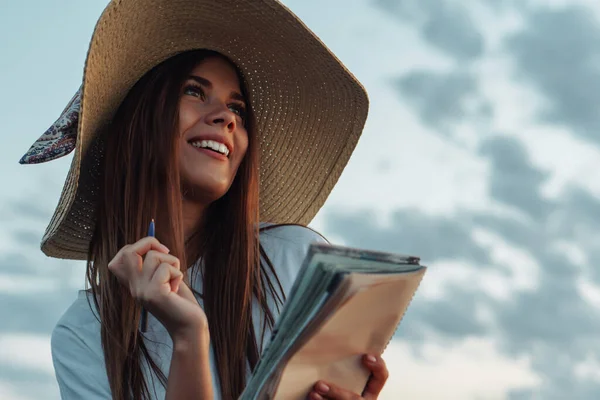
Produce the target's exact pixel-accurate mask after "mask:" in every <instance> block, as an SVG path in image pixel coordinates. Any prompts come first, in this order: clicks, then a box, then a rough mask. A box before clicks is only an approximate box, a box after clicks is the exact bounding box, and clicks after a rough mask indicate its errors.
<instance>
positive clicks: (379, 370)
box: [308, 355, 389, 400]
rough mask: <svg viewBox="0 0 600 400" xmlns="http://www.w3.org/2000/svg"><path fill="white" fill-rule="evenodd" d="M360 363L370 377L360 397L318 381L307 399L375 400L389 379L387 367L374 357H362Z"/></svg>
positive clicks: (381, 360) (380, 359) (383, 362)
mask: <svg viewBox="0 0 600 400" xmlns="http://www.w3.org/2000/svg"><path fill="white" fill-rule="evenodd" d="M362 362H363V364H364V365H365V367H367V368H368V369H369V371H371V377H370V378H369V380H368V381H367V384H366V386H365V389H364V391H363V393H362V396H361V395H359V394H358V393H353V392H350V391H349V390H346V389H343V388H340V387H338V386H336V385H333V384H331V383H328V382H324V381H318V382H317V383H316V384H315V386H314V387H313V390H312V391H311V392H310V393H309V395H308V398H309V399H311V400H329V399H331V400H334V399H335V400H356V399H364V400H376V399H377V397H378V396H379V394H380V392H381V390H382V389H383V386H384V385H385V382H386V381H387V379H388V377H389V372H388V369H387V366H386V365H385V361H383V359H382V358H381V357H379V356H374V355H365V356H363V359H362Z"/></svg>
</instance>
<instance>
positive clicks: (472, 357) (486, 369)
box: [380, 339, 541, 400]
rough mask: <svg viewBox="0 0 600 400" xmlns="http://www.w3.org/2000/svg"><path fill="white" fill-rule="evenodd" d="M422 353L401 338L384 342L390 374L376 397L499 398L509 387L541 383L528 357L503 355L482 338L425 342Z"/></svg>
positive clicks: (427, 399)
mask: <svg viewBox="0 0 600 400" xmlns="http://www.w3.org/2000/svg"><path fill="white" fill-rule="evenodd" d="M422 355H423V358H418V357H415V356H414V353H413V351H412V350H411V346H410V345H409V344H406V343H403V342H400V341H394V342H391V343H390V344H389V345H388V348H387V349H386V351H385V353H384V354H383V357H384V359H385V360H386V363H387V365H388V369H389V371H390V379H389V381H388V383H387V384H386V387H385V388H384V391H383V393H382V395H381V397H380V398H381V400H397V399H411V400H420V399H423V400H430V399H445V400H452V399H456V400H469V399H478V400H484V399H485V400H492V399H494V400H496V399H498V400H500V399H506V398H507V393H508V392H509V390H513V389H524V388H533V387H536V386H538V385H540V383H541V380H540V378H539V377H538V376H537V375H536V374H535V373H534V372H533V371H532V370H531V368H530V360H529V359H528V358H526V357H521V358H517V359H514V358H512V359H511V358H507V357H505V356H503V355H501V354H500V353H499V352H498V351H497V350H496V347H495V345H494V343H493V342H492V341H490V340H486V339H466V340H463V341H462V342H460V343H458V344H456V345H454V346H453V347H450V348H448V347H447V346H444V345H441V344H436V343H430V344H426V345H425V347H424V350H423V353H422Z"/></svg>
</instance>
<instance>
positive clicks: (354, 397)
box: [308, 381, 362, 400]
mask: <svg viewBox="0 0 600 400" xmlns="http://www.w3.org/2000/svg"><path fill="white" fill-rule="evenodd" d="M308 398H309V399H310V400H325V399H328V400H329V399H330V400H359V399H362V397H361V396H360V395H359V394H357V393H353V392H351V391H349V390H346V389H342V388H340V387H338V386H336V385H333V384H331V383H328V382H324V381H318V382H317V383H316V384H315V386H314V387H313V391H312V392H310V394H309V395H308Z"/></svg>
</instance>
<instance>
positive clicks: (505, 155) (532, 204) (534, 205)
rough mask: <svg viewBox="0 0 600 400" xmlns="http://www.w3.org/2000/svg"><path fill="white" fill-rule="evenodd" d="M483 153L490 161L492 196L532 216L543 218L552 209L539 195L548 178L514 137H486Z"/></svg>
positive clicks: (481, 152) (483, 143)
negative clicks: (533, 163) (532, 162)
mask: <svg viewBox="0 0 600 400" xmlns="http://www.w3.org/2000/svg"><path fill="white" fill-rule="evenodd" d="M480 154H481V155H482V156H485V157H487V158H488V159H489V160H490V163H491V166H492V168H491V176H490V195H491V196H492V197H493V198H495V199H496V200H499V201H501V202H503V203H505V204H507V205H509V206H512V207H516V208H517V209H519V210H520V211H522V212H524V213H526V214H527V215H529V216H530V217H532V218H534V219H537V220H540V219H543V218H545V217H546V216H547V215H548V214H549V212H550V211H551V209H552V204H551V203H550V202H549V201H548V200H546V199H543V198H542V197H541V195H540V187H541V185H542V183H544V181H545V180H546V178H547V177H548V174H547V173H546V172H542V171H541V170H539V169H537V168H535V167H534V166H533V165H532V164H531V162H530V160H529V157H528V154H527V152H526V150H525V147H524V146H523V145H522V143H521V142H520V141H519V140H518V139H516V138H514V137H507V136H496V137H492V138H489V139H486V140H484V141H483V142H482V143H481V145H480Z"/></svg>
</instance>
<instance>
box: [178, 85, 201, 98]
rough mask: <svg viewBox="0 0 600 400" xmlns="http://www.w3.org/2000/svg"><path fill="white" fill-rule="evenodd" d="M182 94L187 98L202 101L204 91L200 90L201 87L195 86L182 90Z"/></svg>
mask: <svg viewBox="0 0 600 400" xmlns="http://www.w3.org/2000/svg"><path fill="white" fill-rule="evenodd" d="M183 94H185V95H188V96H194V97H197V98H199V99H201V100H204V98H205V96H204V90H202V88H201V87H199V86H196V85H188V86H186V87H185V89H183Z"/></svg>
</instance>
